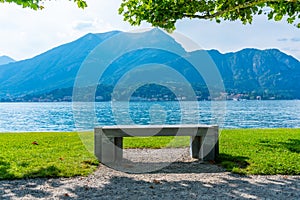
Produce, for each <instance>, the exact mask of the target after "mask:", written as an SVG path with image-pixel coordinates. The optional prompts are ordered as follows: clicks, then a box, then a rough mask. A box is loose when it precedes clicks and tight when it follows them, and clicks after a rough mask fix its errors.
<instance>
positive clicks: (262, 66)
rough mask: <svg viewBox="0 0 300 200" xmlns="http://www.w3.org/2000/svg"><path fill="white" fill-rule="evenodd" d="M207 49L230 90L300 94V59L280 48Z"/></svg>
mask: <svg viewBox="0 0 300 200" xmlns="http://www.w3.org/2000/svg"><path fill="white" fill-rule="evenodd" d="M208 53H209V54H210V56H211V57H212V59H213V60H214V61H215V63H216V65H217V66H218V69H219V71H220V73H221V76H222V78H223V81H224V85H225V87H226V89H227V90H231V91H234V90H235V91H236V92H240V93H241V92H252V91H256V92H260V93H261V94H263V93H266V92H267V93H273V94H274V95H275V94H277V96H278V95H279V93H280V94H282V95H285V97H286V98H287V97H289V98H300V82H299V80H300V62H299V61H298V60H297V59H295V58H293V57H292V56H289V55H286V54H284V53H283V52H281V51H279V50H278V49H267V50H258V49H243V50H241V51H238V52H235V53H226V54H221V53H219V52H218V51H216V50H212V51H208Z"/></svg>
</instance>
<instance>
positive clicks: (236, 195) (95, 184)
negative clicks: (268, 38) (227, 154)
mask: <svg viewBox="0 0 300 200" xmlns="http://www.w3.org/2000/svg"><path fill="white" fill-rule="evenodd" d="M166 151H167V152H168V153H170V154H172V153H174V155H175V154H176V153H178V152H184V153H183V155H182V156H181V157H180V158H179V159H177V161H176V162H172V163H170V164H169V165H168V166H167V167H165V168H163V169H160V170H158V171H155V172H147V173H146V172H144V173H139V174H137V173H125V172H122V171H117V170H114V169H111V168H109V167H106V166H104V165H100V166H99V168H98V170H97V171H96V172H95V173H93V174H91V175H90V176H88V177H74V178H59V179H26V180H14V181H0V199H1V200H2V199H30V200H31V199H110V200H111V199H175V198H176V199H300V176H283V175H276V176H240V175H236V174H231V173H228V172H225V171H224V169H222V168H220V167H218V166H216V165H212V164H209V163H202V162H199V161H196V160H193V159H189V158H188V156H187V154H188V149H164V150H149V149H148V150H147V149H144V150H127V152H125V153H124V157H125V158H126V159H129V158H132V156H133V155H135V156H134V158H135V159H137V161H136V160H130V161H128V162H124V163H122V164H120V166H121V168H120V169H122V170H124V169H129V171H133V170H137V171H139V170H140V169H141V168H144V167H145V166H146V163H148V164H149V163H150V164H154V165H155V166H157V165H158V164H161V163H162V162H161V161H159V160H158V159H157V158H155V160H153V157H151V158H152V160H151V158H150V157H148V156H146V157H147V160H145V156H141V158H139V156H138V155H143V153H145V154H147V155H165V154H166ZM145 154H144V155H145ZM137 157H138V158H137ZM154 157H155V156H154ZM139 159H140V160H139ZM149 159H150V160H149ZM146 161H147V162H146ZM164 161H165V160H164ZM164 163H165V162H164ZM136 166H138V167H136ZM125 171H126V170H125Z"/></svg>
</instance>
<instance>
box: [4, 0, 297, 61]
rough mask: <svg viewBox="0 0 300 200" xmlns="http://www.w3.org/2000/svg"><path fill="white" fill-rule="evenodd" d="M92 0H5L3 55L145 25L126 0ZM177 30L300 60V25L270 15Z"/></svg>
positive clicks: (210, 43) (228, 46) (208, 41)
mask: <svg viewBox="0 0 300 200" xmlns="http://www.w3.org/2000/svg"><path fill="white" fill-rule="evenodd" d="M87 3H88V5H89V7H88V8H86V9H84V10H82V9H78V8H77V7H76V5H75V4H74V3H72V2H69V1H67V0H56V1H47V2H45V5H44V6H45V9H44V10H42V11H33V10H30V9H23V8H21V7H19V6H16V5H14V4H7V3H6V4H0V27H1V31H0V38H1V39H0V55H8V56H10V57H12V58H14V59H16V60H22V59H26V58H31V57H33V56H35V55H38V54H40V53H43V52H45V51H47V50H49V49H51V48H53V47H56V46H58V45H61V44H64V43H67V42H70V41H73V40H75V39H77V38H79V37H81V36H83V35H85V34H87V33H89V32H92V33H101V32H106V31H111V30H122V31H131V30H134V29H139V28H140V27H132V26H130V25H129V24H128V23H127V22H124V21H123V20H122V16H120V15H118V12H117V9H118V7H119V5H120V3H121V0H111V1H107V0H106V1H105V0H87ZM142 27H150V26H149V25H148V24H143V26H142ZM177 31H178V32H179V33H181V34H183V35H185V36H187V37H189V38H191V39H192V40H193V41H195V42H196V43H197V44H198V45H199V46H200V47H202V48H203V49H217V50H219V51H221V52H223V53H225V52H233V51H238V50H241V49H243V48H258V49H269V48H278V49H280V50H281V51H283V52H285V53H287V54H289V55H292V56H294V57H296V58H297V59H298V60H300V29H297V28H296V27H295V26H293V25H290V24H287V23H286V22H273V21H267V20H266V17H256V18H255V20H254V22H253V24H252V25H246V26H245V25H242V24H241V23H240V22H225V23H221V24H216V23H215V22H211V21H204V20H189V19H185V20H182V21H179V22H178V23H177Z"/></svg>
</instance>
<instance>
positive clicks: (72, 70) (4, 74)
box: [0, 31, 118, 97]
mask: <svg viewBox="0 0 300 200" xmlns="http://www.w3.org/2000/svg"><path fill="white" fill-rule="evenodd" d="M117 33H118V31H113V32H108V33H102V34H87V35H85V36H83V37H81V38H79V39H78V40H76V41H73V42H71V43H68V44H64V45H61V46H59V47H56V48H54V49H51V50H49V51H47V52H45V53H43V54H41V55H38V56H36V57H34V58H31V59H27V60H23V61H19V62H15V63H10V64H7V65H3V66H1V68H0V97H3V96H12V97H15V96H22V95H25V94H33V93H42V92H47V91H51V90H54V89H58V88H65V87H71V86H73V83H74V78H75V76H76V74H77V71H78V69H79V67H80V65H81V63H82V62H83V60H84V59H85V57H86V56H87V55H88V54H89V53H90V52H91V51H92V50H93V49H94V48H95V47H96V46H97V45H98V44H99V43H101V42H102V41H104V40H105V39H106V38H109V37H111V36H113V35H114V34H117Z"/></svg>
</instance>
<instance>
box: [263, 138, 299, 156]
mask: <svg viewBox="0 0 300 200" xmlns="http://www.w3.org/2000/svg"><path fill="white" fill-rule="evenodd" d="M260 144H261V145H263V146H265V147H270V148H283V149H286V150H288V151H290V152H292V153H300V140H299V139H288V140H287V141H285V142H275V141H270V140H260Z"/></svg>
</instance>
